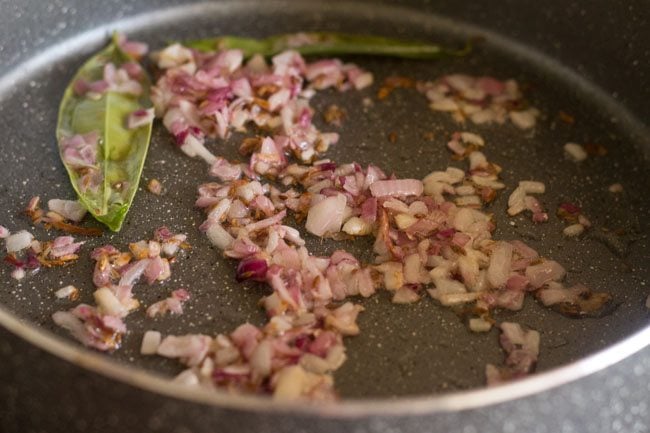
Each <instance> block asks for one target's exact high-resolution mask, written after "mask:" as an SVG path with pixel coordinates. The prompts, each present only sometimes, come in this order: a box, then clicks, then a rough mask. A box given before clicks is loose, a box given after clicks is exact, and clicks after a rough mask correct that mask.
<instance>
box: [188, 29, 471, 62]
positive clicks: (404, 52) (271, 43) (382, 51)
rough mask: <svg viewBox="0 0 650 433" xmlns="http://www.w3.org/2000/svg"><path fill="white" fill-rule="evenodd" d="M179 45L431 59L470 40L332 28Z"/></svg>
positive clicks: (250, 51) (453, 53)
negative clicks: (443, 42)
mask: <svg viewBox="0 0 650 433" xmlns="http://www.w3.org/2000/svg"><path fill="white" fill-rule="evenodd" d="M183 45H185V46H187V47H189V48H194V49H196V50H199V51H205V52H211V51H217V50H223V49H233V48H237V49H240V50H242V51H243V52H244V57H251V56H252V55H254V54H261V55H263V56H264V57H270V56H273V55H275V54H278V53H280V52H282V51H284V50H289V49H291V50H295V51H297V52H299V53H300V54H303V55H324V56H340V55H346V54H352V55H370V56H388V57H402V58H408V59H435V58H439V57H444V56H463V55H466V54H467V53H469V52H470V50H471V46H470V44H467V46H465V48H463V49H460V50H453V49H447V48H444V47H441V46H440V45H435V44H426V43H423V42H414V41H404V40H400V39H393V38H386V37H382V36H369V35H353V34H345V33H332V32H308V33H290V34H283V35H276V36H271V37H268V38H265V39H254V38H244V37H239V36H219V37H215V38H208V39H197V40H193V41H188V42H184V43H183Z"/></svg>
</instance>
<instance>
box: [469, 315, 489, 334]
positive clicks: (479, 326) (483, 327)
mask: <svg viewBox="0 0 650 433" xmlns="http://www.w3.org/2000/svg"><path fill="white" fill-rule="evenodd" d="M469 329H471V330H472V331H473V332H488V331H489V330H490V329H492V324H491V323H490V322H488V321H487V320H484V319H481V318H480V317H474V318H472V319H469Z"/></svg>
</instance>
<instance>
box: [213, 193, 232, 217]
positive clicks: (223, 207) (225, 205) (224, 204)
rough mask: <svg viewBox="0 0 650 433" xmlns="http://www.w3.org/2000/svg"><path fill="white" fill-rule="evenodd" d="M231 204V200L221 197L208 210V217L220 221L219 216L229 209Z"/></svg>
mask: <svg viewBox="0 0 650 433" xmlns="http://www.w3.org/2000/svg"><path fill="white" fill-rule="evenodd" d="M231 204H232V200H230V199H229V198H224V199H222V200H221V201H220V202H219V203H218V204H217V205H216V206H215V207H214V208H212V210H211V211H210V212H208V219H212V220H215V221H220V220H221V217H223V216H224V215H225V214H226V213H227V212H228V210H229V209H230V205H231Z"/></svg>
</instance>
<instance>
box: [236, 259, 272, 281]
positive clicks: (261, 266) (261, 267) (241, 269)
mask: <svg viewBox="0 0 650 433" xmlns="http://www.w3.org/2000/svg"><path fill="white" fill-rule="evenodd" d="M268 268H269V266H268V264H267V263H266V260H263V259H257V258H248V259H244V260H242V261H241V262H239V265H237V274H236V276H235V278H236V279H237V281H239V282H241V281H244V280H253V281H259V282H263V281H266V271H267V270H268Z"/></svg>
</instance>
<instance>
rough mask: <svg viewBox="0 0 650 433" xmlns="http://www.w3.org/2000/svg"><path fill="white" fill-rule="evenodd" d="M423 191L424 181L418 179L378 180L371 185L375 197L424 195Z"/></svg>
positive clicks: (371, 191)
mask: <svg viewBox="0 0 650 433" xmlns="http://www.w3.org/2000/svg"><path fill="white" fill-rule="evenodd" d="M423 190H424V186H423V184H422V181H421V180H417V179H399V180H378V181H376V182H373V183H372V184H371V185H370V193H371V194H372V196H373V197H389V196H390V197H395V196H407V195H422V191H423Z"/></svg>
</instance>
